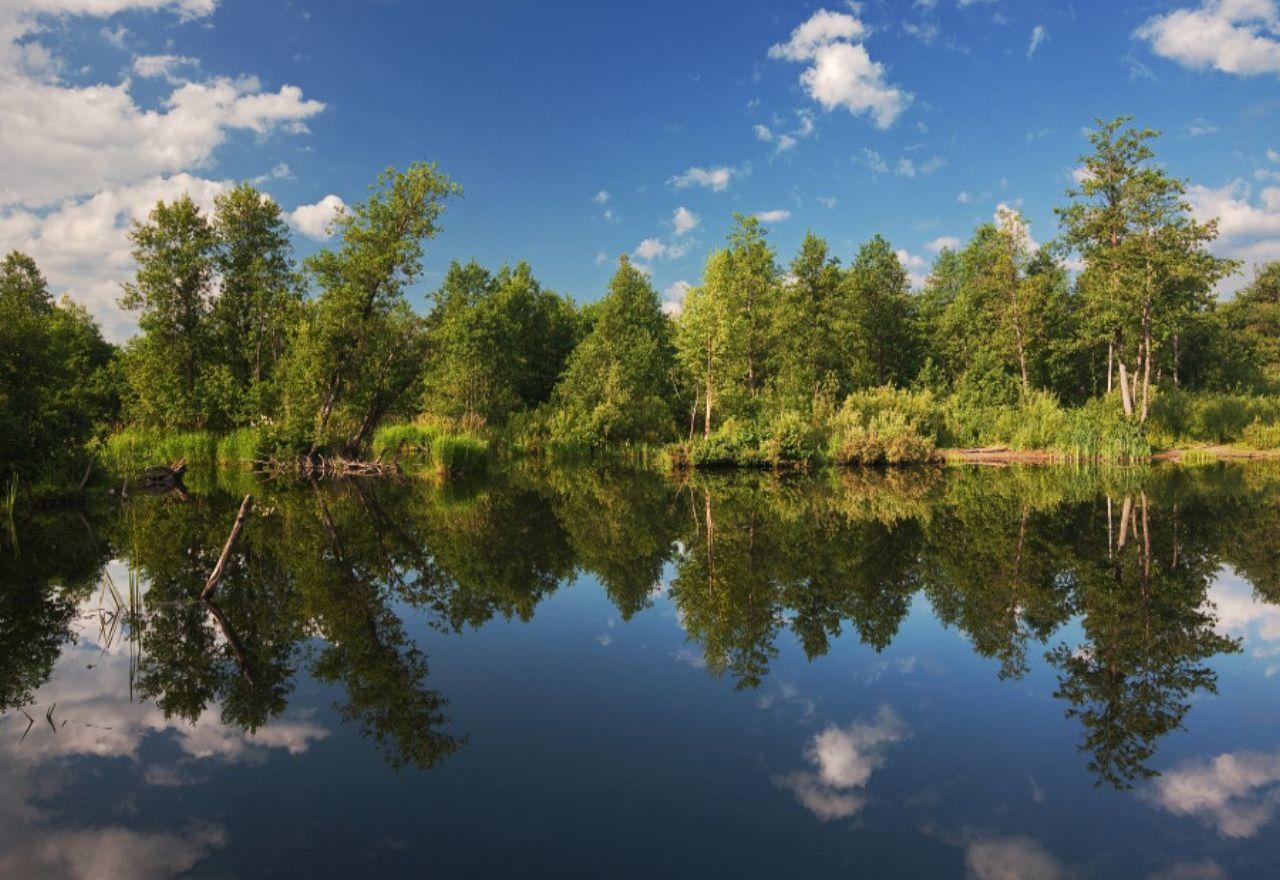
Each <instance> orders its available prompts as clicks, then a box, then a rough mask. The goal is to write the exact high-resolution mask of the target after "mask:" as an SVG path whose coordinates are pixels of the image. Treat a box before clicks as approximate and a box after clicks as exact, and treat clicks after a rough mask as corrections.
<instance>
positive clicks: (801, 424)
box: [760, 410, 819, 467]
mask: <svg viewBox="0 0 1280 880" xmlns="http://www.w3.org/2000/svg"><path fill="white" fill-rule="evenodd" d="M818 449H819V443H818V437H817V431H816V430H815V429H814V427H813V425H811V424H810V423H809V421H808V420H807V419H806V418H805V417H804V416H802V415H801V414H800V413H798V412H796V411H795V410H783V411H782V412H780V413H778V415H776V416H775V417H774V418H773V420H772V421H771V422H770V423H769V426H768V429H767V430H766V431H765V440H764V442H763V443H761V444H760V458H762V459H763V460H765V461H767V462H769V463H770V464H772V465H774V466H775V467H776V466H777V465H780V464H787V463H795V464H808V463H809V462H810V461H813V460H814V459H816V458H817V457H818Z"/></svg>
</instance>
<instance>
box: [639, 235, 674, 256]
mask: <svg viewBox="0 0 1280 880" xmlns="http://www.w3.org/2000/svg"><path fill="white" fill-rule="evenodd" d="M666 253H667V246H666V245H665V244H663V243H662V242H661V241H660V240H659V239H656V238H646V239H645V240H644V241H642V242H640V243H639V244H638V245H636V249H635V255H636V257H637V258H639V259H641V260H645V261H649V260H656V259H657V258H658V257H662V256H666Z"/></svg>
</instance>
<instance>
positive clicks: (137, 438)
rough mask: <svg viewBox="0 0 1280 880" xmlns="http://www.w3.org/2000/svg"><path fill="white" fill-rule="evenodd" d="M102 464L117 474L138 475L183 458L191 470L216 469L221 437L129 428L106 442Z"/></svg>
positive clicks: (205, 433) (203, 432)
mask: <svg viewBox="0 0 1280 880" xmlns="http://www.w3.org/2000/svg"><path fill="white" fill-rule="evenodd" d="M99 455H100V457H101V460H102V465H103V467H104V468H106V469H107V470H108V471H111V472H112V473H115V474H123V475H128V474H134V473H137V472H139V471H142V470H143V469H145V468H148V467H151V466H152V465H157V464H171V463H173V462H175V461H178V460H179V459H183V460H185V461H186V462H187V467H188V469H189V470H209V471H213V470H215V469H216V468H217V464H218V436H217V435H216V434H213V433H211V432H209V431H161V430H156V429H150V428H126V429H125V430H123V431H120V432H118V433H115V434H112V435H111V436H110V437H108V438H107V440H106V442H105V443H104V444H102V447H101V449H100V452H99Z"/></svg>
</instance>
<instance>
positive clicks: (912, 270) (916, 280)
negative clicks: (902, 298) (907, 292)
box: [894, 250, 929, 287]
mask: <svg viewBox="0 0 1280 880" xmlns="http://www.w3.org/2000/svg"><path fill="white" fill-rule="evenodd" d="M894 253H895V254H897V256H898V262H899V263H901V264H902V268H904V269H906V270H907V280H908V281H910V282H911V286H912V287H920V286H921V285H922V284H924V281H925V279H926V278H927V277H929V272H928V269H929V262H928V261H927V260H926V259H925V258H924V257H922V256H920V255H919V254H913V253H911V252H910V251H906V250H897V251H894Z"/></svg>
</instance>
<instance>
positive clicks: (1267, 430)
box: [1240, 419, 1280, 449]
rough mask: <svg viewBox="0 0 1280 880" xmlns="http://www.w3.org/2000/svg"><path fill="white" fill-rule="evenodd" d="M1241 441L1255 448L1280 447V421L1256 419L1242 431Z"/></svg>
mask: <svg viewBox="0 0 1280 880" xmlns="http://www.w3.org/2000/svg"><path fill="white" fill-rule="evenodd" d="M1240 442H1242V443H1244V444H1245V445H1246V446H1252V447H1253V448H1254V449H1280V422H1263V421H1261V420H1259V419H1254V420H1253V421H1252V422H1250V423H1249V425H1248V426H1247V427H1246V428H1245V429H1244V431H1242V432H1241V434H1240Z"/></svg>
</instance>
